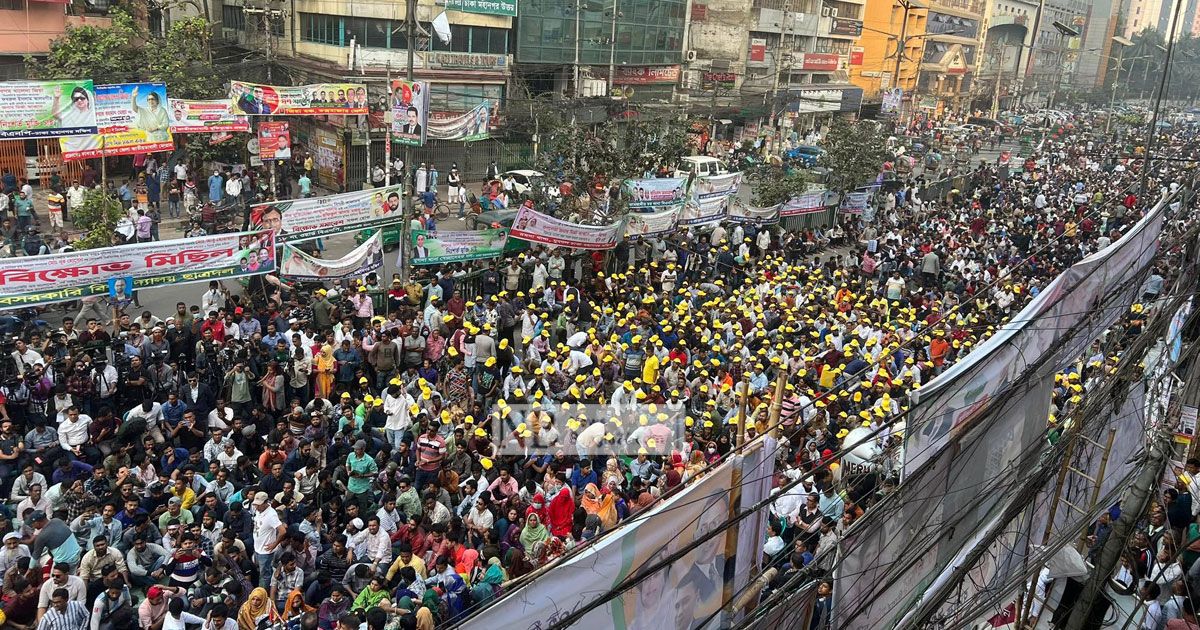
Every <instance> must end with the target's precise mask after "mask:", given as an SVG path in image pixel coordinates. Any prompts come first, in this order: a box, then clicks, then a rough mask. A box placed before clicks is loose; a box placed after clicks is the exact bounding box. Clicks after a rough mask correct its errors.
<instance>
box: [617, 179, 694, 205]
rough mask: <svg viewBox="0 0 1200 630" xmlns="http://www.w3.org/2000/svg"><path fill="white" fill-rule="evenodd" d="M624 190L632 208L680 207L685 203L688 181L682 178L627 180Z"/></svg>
mask: <svg viewBox="0 0 1200 630" xmlns="http://www.w3.org/2000/svg"><path fill="white" fill-rule="evenodd" d="M623 188H624V189H625V195H626V196H627V197H628V198H629V207H630V208H657V207H662V206H678V205H679V204H681V203H682V202H683V199H684V194H685V192H686V191H685V189H686V188H687V180H686V179H684V178H682V177H669V178H655V179H627V180H625V182H624V185H623Z"/></svg>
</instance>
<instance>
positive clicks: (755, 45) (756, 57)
mask: <svg viewBox="0 0 1200 630" xmlns="http://www.w3.org/2000/svg"><path fill="white" fill-rule="evenodd" d="M766 60H767V40H765V39H751V40H750V61H766Z"/></svg>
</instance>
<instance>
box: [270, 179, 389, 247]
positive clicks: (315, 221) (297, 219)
mask: <svg viewBox="0 0 1200 630" xmlns="http://www.w3.org/2000/svg"><path fill="white" fill-rule="evenodd" d="M400 188H401V186H400V185H399V184H397V185H395V186H384V187H382V188H372V189H370V190H354V191H351V192H347V193H341V194H339V195H329V196H326V197H309V198H307V199H288V200H285V201H272V202H268V203H260V204H257V205H254V206H252V207H251V208H250V223H251V225H254V226H255V227H256V228H260V229H264V230H271V231H273V232H275V235H276V236H275V239H276V240H277V241H278V242H280V243H295V242H298V241H303V240H308V239H312V238H317V237H320V236H329V235H331V234H340V233H342V232H350V231H353V230H361V229H363V228H368V227H374V226H378V225H385V224H389V223H395V222H397V221H400V220H401V219H402V217H403V213H402V212H401V208H400V195H401V193H400Z"/></svg>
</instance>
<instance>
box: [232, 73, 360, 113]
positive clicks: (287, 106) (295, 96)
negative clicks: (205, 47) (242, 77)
mask: <svg viewBox="0 0 1200 630" xmlns="http://www.w3.org/2000/svg"><path fill="white" fill-rule="evenodd" d="M229 103H230V106H231V107H232V108H233V113H235V114H250V115H252V116H317V115H321V114H333V115H338V114H345V115H350V114H363V115H365V114H366V113H367V86H365V85H363V84H361V83H315V84H312V85H296V86H289V87H285V86H279V85H260V84H258V83H243V82H241V81H232V82H230V84H229Z"/></svg>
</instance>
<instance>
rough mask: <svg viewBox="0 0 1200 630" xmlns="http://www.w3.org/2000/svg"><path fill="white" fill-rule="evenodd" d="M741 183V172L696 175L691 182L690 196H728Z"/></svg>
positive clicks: (704, 197) (698, 197)
mask: <svg viewBox="0 0 1200 630" xmlns="http://www.w3.org/2000/svg"><path fill="white" fill-rule="evenodd" d="M741 185H742V174H741V173H727V174H725V175H710V176H708V177H697V178H696V179H695V180H694V181H693V182H692V196H693V197H694V198H696V199H701V200H703V199H712V198H714V197H728V196H729V195H736V194H737V192H738V188H740V187H741Z"/></svg>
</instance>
